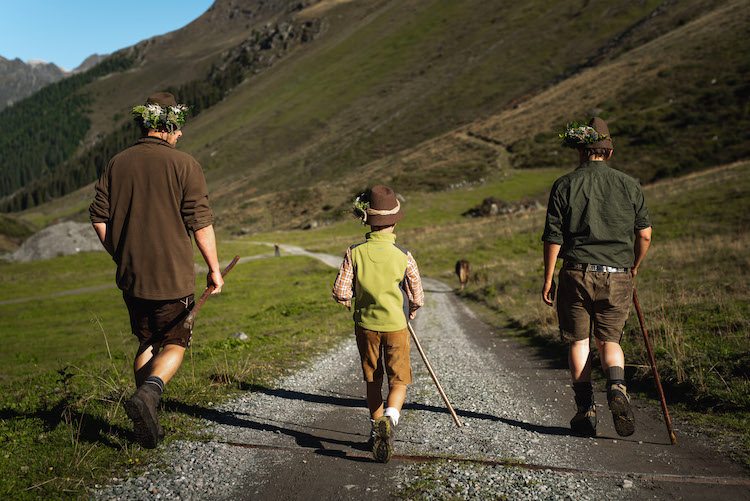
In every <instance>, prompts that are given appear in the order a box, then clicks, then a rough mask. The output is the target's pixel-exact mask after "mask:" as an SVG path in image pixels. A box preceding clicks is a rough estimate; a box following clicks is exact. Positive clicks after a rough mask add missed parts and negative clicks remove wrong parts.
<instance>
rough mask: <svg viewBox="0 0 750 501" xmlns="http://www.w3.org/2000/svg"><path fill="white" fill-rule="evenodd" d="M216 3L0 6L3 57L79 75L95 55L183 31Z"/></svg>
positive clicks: (19, 1)
mask: <svg viewBox="0 0 750 501" xmlns="http://www.w3.org/2000/svg"><path fill="white" fill-rule="evenodd" d="M211 4H213V0H160V1H156V2H154V1H153V0H151V1H145V0H0V56H2V57H4V58H5V59H16V58H18V59H21V60H22V61H25V62H26V61H29V60H32V59H41V60H43V61H46V62H48V63H55V64H56V65H58V66H60V67H62V68H65V69H66V70H73V69H75V67H76V66H78V65H80V64H81V63H82V62H83V61H84V59H86V58H87V57H89V56H90V55H91V54H111V53H113V52H115V51H117V50H119V49H123V48H125V47H129V46H131V45H134V44H136V43H138V42H140V41H141V40H145V39H146V38H151V37H153V36H155V35H163V34H164V33H168V32H170V31H174V30H176V29H178V28H182V27H183V26H185V25H186V24H188V23H190V22H191V21H193V20H194V19H196V18H198V17H199V16H200V15H201V14H203V13H204V12H205V11H206V10H208V8H209V7H210V6H211Z"/></svg>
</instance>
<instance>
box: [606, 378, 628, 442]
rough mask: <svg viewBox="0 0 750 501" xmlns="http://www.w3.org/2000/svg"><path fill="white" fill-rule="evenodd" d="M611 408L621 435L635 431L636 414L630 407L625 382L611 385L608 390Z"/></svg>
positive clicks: (617, 429)
mask: <svg viewBox="0 0 750 501" xmlns="http://www.w3.org/2000/svg"><path fill="white" fill-rule="evenodd" d="M607 401H608V402H609V410H611V411H612V420H613V421H614V422H615V431H617V434H618V435H620V436H621V437H629V436H630V435H632V434H633V432H634V431H635V416H633V411H632V410H631V409H630V397H629V396H628V392H627V388H626V387H625V385H624V384H613V385H610V387H609V389H608V390H607Z"/></svg>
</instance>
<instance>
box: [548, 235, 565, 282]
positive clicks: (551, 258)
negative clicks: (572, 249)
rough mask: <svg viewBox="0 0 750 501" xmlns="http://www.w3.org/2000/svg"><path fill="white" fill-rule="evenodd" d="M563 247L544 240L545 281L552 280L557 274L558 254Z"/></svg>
mask: <svg viewBox="0 0 750 501" xmlns="http://www.w3.org/2000/svg"><path fill="white" fill-rule="evenodd" d="M561 248H562V246H561V245H559V244H553V243H550V242H544V281H545V282H552V277H553V276H554V274H555V265H556V264H557V256H558V255H559V254H560V249H561Z"/></svg>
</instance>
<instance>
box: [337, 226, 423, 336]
mask: <svg viewBox="0 0 750 501" xmlns="http://www.w3.org/2000/svg"><path fill="white" fill-rule="evenodd" d="M366 237H367V241H366V242H365V243H362V244H358V245H355V246H353V247H352V248H351V252H352V264H353V265H354V322H355V323H357V324H358V325H360V326H362V327H364V328H365V329H368V330H371V331H379V332H393V331H398V330H401V329H406V317H407V315H408V311H409V300H408V296H407V295H406V290H405V289H404V287H405V285H404V281H405V278H406V251H405V250H403V249H400V248H399V247H396V244H395V242H396V235H394V234H393V233H381V232H370V233H368V234H367V235H366Z"/></svg>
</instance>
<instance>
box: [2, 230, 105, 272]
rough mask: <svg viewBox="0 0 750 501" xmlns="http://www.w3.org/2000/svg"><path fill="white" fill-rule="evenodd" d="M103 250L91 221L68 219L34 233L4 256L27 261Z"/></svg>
mask: <svg viewBox="0 0 750 501" xmlns="http://www.w3.org/2000/svg"><path fill="white" fill-rule="evenodd" d="M103 250H104V248H103V247H102V244H101V243H100V242H99V237H98V236H97V235H96V232H95V231H94V228H93V227H92V226H91V223H74V222H72V221H66V222H64V223H59V224H54V225H52V226H48V227H47V228H45V229H43V230H41V231H39V232H37V233H35V234H33V235H32V236H30V237H29V238H27V239H26V241H24V243H23V244H22V245H21V246H20V247H19V248H18V249H16V250H15V251H13V252H12V253H10V254H7V255H5V256H4V257H5V259H7V260H9V261H15V262H27V261H37V260H40V259H51V258H53V257H57V256H68V255H71V254H78V253H79V252H91V251H103Z"/></svg>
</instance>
